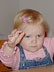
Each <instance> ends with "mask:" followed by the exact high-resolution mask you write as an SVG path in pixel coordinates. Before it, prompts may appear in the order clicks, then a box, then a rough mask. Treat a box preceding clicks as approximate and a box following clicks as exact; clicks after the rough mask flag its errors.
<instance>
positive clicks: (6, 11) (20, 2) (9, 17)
mask: <svg viewBox="0 0 54 72" xmlns="http://www.w3.org/2000/svg"><path fill="white" fill-rule="evenodd" d="M26 8H27V9H28V8H31V9H35V10H37V11H40V12H41V13H42V14H43V15H44V17H45V19H46V21H47V22H48V24H49V27H50V32H49V35H48V36H49V37H52V36H54V0H0V40H5V39H8V34H10V33H11V31H12V29H13V20H14V17H15V15H16V14H17V12H18V11H20V10H22V9H26Z"/></svg>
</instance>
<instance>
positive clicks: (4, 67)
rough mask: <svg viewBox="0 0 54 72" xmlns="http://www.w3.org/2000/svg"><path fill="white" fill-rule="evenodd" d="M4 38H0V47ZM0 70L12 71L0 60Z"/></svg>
mask: <svg viewBox="0 0 54 72" xmlns="http://www.w3.org/2000/svg"><path fill="white" fill-rule="evenodd" d="M5 41H6V40H0V48H1V46H2V45H3V43H4V42H5ZM0 71H12V70H11V69H9V68H7V67H6V66H5V65H4V64H2V63H1V62H0Z"/></svg>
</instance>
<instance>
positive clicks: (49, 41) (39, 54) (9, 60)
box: [0, 37, 54, 70]
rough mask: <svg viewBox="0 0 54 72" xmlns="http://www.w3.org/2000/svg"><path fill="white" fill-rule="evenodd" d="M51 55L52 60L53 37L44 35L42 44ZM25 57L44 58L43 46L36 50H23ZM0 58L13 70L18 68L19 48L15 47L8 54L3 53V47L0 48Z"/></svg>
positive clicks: (31, 58) (53, 50)
mask: <svg viewBox="0 0 54 72" xmlns="http://www.w3.org/2000/svg"><path fill="white" fill-rule="evenodd" d="M43 45H44V46H45V47H46V48H47V50H48V52H49V54H50V57H51V60H52V61H53V54H54V38H48V37H46V38H45V39H44V44H43ZM24 53H25V56H26V59H28V60H33V59H36V60H39V59H40V58H44V57H45V56H46V55H45V52H44V50H43V48H41V49H40V50H38V51H36V52H29V51H26V50H24ZM0 60H1V61H2V62H3V63H4V64H5V65H6V66H8V67H12V69H13V70H18V68H19V63H20V51H19V48H18V47H16V48H15V50H14V51H13V53H12V54H11V55H9V56H5V55H4V51H3V47H2V48H1V49H0Z"/></svg>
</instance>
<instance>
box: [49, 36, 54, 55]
mask: <svg viewBox="0 0 54 72" xmlns="http://www.w3.org/2000/svg"><path fill="white" fill-rule="evenodd" d="M50 45H51V48H52V52H53V54H54V37H53V38H51V44H50Z"/></svg>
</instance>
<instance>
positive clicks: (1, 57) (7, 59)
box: [0, 45, 19, 67]
mask: <svg viewBox="0 0 54 72" xmlns="http://www.w3.org/2000/svg"><path fill="white" fill-rule="evenodd" d="M3 50H4V45H3V46H2V48H1V49H0V61H1V62H2V63H3V64H5V65H6V66H8V67H14V66H15V65H16V63H17V61H18V60H19V50H18V48H17V47H16V48H15V50H14V51H13V53H12V54H11V55H9V56H5V54H4V51H3ZM17 54H18V55H17ZM17 57H18V58H17ZM17 59H18V60H17Z"/></svg>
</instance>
